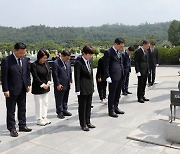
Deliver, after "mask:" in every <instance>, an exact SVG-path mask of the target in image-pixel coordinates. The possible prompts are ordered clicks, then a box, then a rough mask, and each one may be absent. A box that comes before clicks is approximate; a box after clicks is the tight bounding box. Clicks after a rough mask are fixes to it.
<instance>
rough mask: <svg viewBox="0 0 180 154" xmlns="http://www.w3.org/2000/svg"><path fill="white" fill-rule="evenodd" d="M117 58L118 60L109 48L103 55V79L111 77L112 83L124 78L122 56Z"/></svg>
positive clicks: (114, 52) (113, 51)
mask: <svg viewBox="0 0 180 154" xmlns="http://www.w3.org/2000/svg"><path fill="white" fill-rule="evenodd" d="M119 56H120V58H119V57H118V55H117V53H116V51H115V50H114V49H113V48H110V49H109V50H107V51H106V52H105V53H104V71H105V77H106V78H108V77H111V80H112V81H113V80H114V81H118V80H120V79H121V78H122V77H123V76H124V67H123V58H122V54H120V55H119Z"/></svg>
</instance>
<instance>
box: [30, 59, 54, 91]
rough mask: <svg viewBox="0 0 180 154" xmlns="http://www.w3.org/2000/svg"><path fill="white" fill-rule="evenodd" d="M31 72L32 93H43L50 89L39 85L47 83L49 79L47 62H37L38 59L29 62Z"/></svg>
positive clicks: (49, 72) (49, 73)
mask: <svg viewBox="0 0 180 154" xmlns="http://www.w3.org/2000/svg"><path fill="white" fill-rule="evenodd" d="M31 73H32V76H33V82H32V94H44V93H47V92H49V91H50V88H48V89H44V88H41V87H40V86H41V85H42V84H43V83H44V84H47V82H48V81H51V71H50V66H49V63H48V62H45V63H44V64H39V62H38V61H35V62H34V63H32V64H31Z"/></svg>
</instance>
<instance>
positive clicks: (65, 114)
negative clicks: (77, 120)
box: [63, 111, 72, 116]
mask: <svg viewBox="0 0 180 154" xmlns="http://www.w3.org/2000/svg"><path fill="white" fill-rule="evenodd" d="M63 115H64V116H72V113H70V112H68V111H64V112H63Z"/></svg>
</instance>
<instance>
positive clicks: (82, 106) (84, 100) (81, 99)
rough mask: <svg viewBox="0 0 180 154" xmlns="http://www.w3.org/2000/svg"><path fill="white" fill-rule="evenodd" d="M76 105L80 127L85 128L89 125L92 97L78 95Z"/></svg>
mask: <svg viewBox="0 0 180 154" xmlns="http://www.w3.org/2000/svg"><path fill="white" fill-rule="evenodd" d="M78 103H79V107H78V112H79V122H80V126H81V127H85V126H86V125H87V124H90V117H91V104H92V95H79V96H78Z"/></svg>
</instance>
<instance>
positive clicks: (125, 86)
mask: <svg viewBox="0 0 180 154" xmlns="http://www.w3.org/2000/svg"><path fill="white" fill-rule="evenodd" d="M129 75H130V73H129V72H127V71H125V72H124V80H123V83H122V92H123V93H124V92H127V91H128V86H129Z"/></svg>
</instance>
